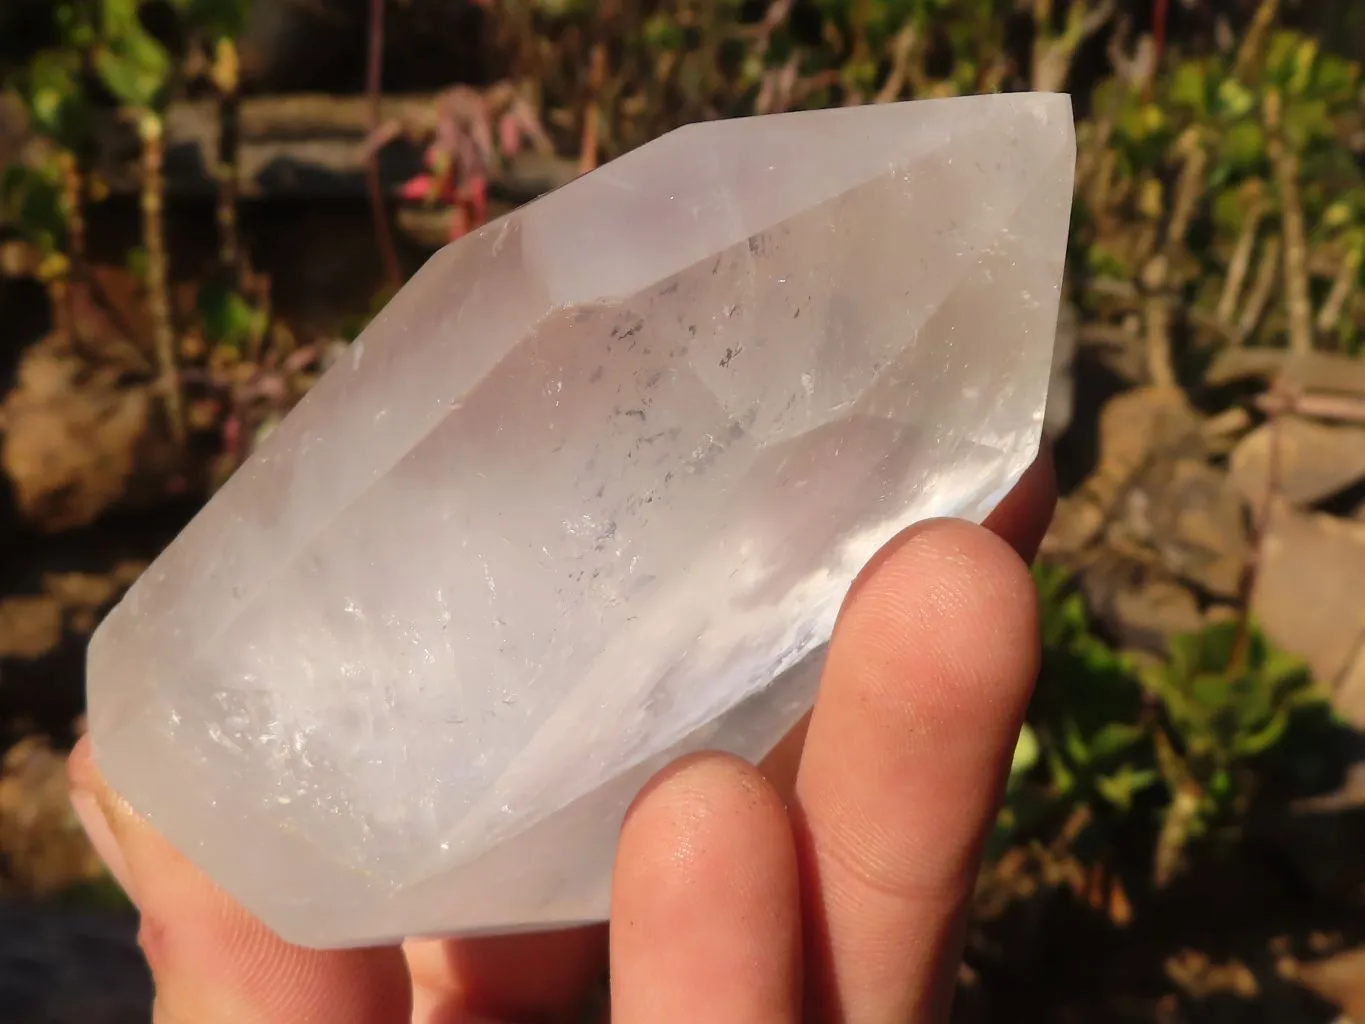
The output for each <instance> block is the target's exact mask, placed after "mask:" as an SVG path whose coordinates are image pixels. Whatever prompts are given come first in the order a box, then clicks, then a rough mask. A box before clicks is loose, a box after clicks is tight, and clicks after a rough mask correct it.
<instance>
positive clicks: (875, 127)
mask: <svg viewBox="0 0 1365 1024" xmlns="http://www.w3.org/2000/svg"><path fill="white" fill-rule="evenodd" d="M1074 149H1075V143H1074V134H1073V124H1072V113H1071V107H1070V103H1069V101H1068V99H1067V98H1066V97H1065V96H1061V95H1049V94H1016V95H998V96H982V97H970V98H956V99H943V100H926V101H917V102H909V103H898V104H887V105H870V106H864V107H855V108H845V109H837V110H822V111H810V112H798V113H787V114H779V115H772V116H765V117H756V118H748V119H736V120H728V121H716V122H708V123H704V124H697V125H692V126H689V127H686V128H683V129H680V130H677V131H674V132H672V133H670V134H668V135H665V136H663V137H662V138H660V139H658V140H656V141H654V142H653V143H651V144H649V145H646V146H644V147H642V148H640V149H638V150H635V151H633V152H631V153H629V154H627V155H625V156H622V157H621V158H619V159H617V160H615V161H613V162H611V163H609V164H607V165H605V166H603V167H601V168H600V169H599V170H596V171H594V172H592V173H591V174H588V175H585V176H583V177H581V178H579V179H578V180H576V181H574V182H572V183H571V184H569V185H567V186H565V187H563V188H561V189H559V190H557V191H555V192H552V193H550V194H549V195H547V196H545V197H543V198H541V199H540V200H538V201H536V202H534V203H532V204H530V205H528V206H525V207H523V208H521V209H519V210H517V211H515V212H514V213H511V214H509V215H507V216H505V217H503V218H501V219H499V220H497V221H495V222H493V223H491V224H489V225H488V226H486V227H485V228H483V229H482V230H480V231H479V232H477V233H476V234H473V235H471V236H468V237H466V238H463V239H461V240H460V241H458V242H455V243H453V244H451V245H449V246H448V247H446V248H445V249H444V250H442V251H440V252H439V253H437V254H436V255H435V256H433V257H432V258H431V259H430V260H429V261H428V263H427V264H426V266H425V267H424V268H423V269H422V270H421V271H420V272H419V273H418V274H417V275H416V276H415V277H414V278H413V279H412V281H411V282H409V283H408V285H407V286H406V287H405V288H404V289H403V290H402V291H401V292H400V293H399V294H398V295H397V297H395V298H394V300H393V301H392V302H391V303H390V304H389V305H388V307H387V308H386V309H385V310H384V311H383V312H382V313H381V314H380V316H379V317H378V318H377V319H376V320H375V321H374V322H373V323H372V324H371V325H370V327H369V328H368V329H367V330H366V331H365V332H364V333H363V334H362V335H361V336H360V337H359V338H358V339H357V340H356V341H355V342H354V343H353V344H352V345H351V347H350V348H349V350H348V351H347V352H346V353H345V354H344V355H343V357H342V358H341V360H340V362H339V363H338V364H337V365H335V366H334V367H332V368H331V369H330V370H329V371H328V372H327V374H326V375H325V376H324V377H323V379H322V380H321V381H320V382H319V383H318V384H317V386H316V387H315V388H314V389H313V390H312V391H311V393H310V394H309V395H308V396H307V398H306V399H305V400H304V401H303V402H302V403H301V404H300V405H299V406H298V407H297V408H296V409H295V410H294V411H293V412H292V413H291V414H290V415H289V416H288V417H287V418H286V419H285V420H284V422H283V423H282V424H281V425H280V426H279V427H278V428H277V429H276V430H275V431H274V432H273V433H272V434H271V435H270V437H269V438H268V439H267V441H266V442H265V443H264V445H263V446H262V447H261V448H260V450H259V451H258V452H257V453H256V454H255V455H254V456H253V457H252V458H251V460H250V461H249V462H248V463H247V464H246V465H245V466H243V467H242V469H241V470H240V471H238V472H237V473H236V475H235V476H234V477H233V478H232V479H231V480H230V481H229V482H228V484H227V485H226V487H224V488H223V490H222V491H220V492H219V493H218V494H217V495H216V496H215V497H214V498H213V499H212V501H211V502H209V504H208V505H207V506H206V507H205V508H204V510H203V511H202V512H201V513H200V514H199V516H198V517H197V518H196V519H195V520H194V521H193V522H192V523H190V525H189V526H188V527H187V528H186V529H185V530H184V532H183V533H182V534H181V535H180V537H179V538H178V539H177V540H176V541H175V542H174V543H173V544H172V545H171V546H170V547H169V548H168V549H167V550H166V551H165V552H164V553H163V554H162V555H161V557H160V558H159V559H158V560H157V561H156V562H155V563H154V564H153V565H152V566H151V568H150V569H148V570H147V572H146V573H145V574H144V575H143V577H142V578H141V579H140V580H139V581H138V582H137V584H136V585H135V586H134V587H133V588H132V590H131V591H130V592H129V593H128V595H127V596H126V597H125V598H124V600H123V601H122V602H121V603H120V604H119V605H118V606H117V607H116V608H115V609H114V611H113V612H112V613H111V614H110V615H109V616H108V618H107V619H106V620H105V621H104V623H103V624H102V625H101V627H100V629H99V630H98V632H97V634H96V635H95V637H94V639H93V641H92V642H91V645H90V652H89V667H88V690H89V709H90V715H89V722H90V729H91V732H92V735H93V742H94V751H95V757H96V759H97V761H98V763H99V765H100V766H101V767H102V769H103V771H104V772H105V774H106V775H107V777H108V779H109V780H110V782H111V783H112V785H113V786H114V787H115V788H116V789H117V790H118V791H120V792H121V793H122V794H123V796H125V797H126V798H127V799H128V800H129V801H130V802H131V803H132V805H133V806H134V807H135V808H136V809H137V810H138V811H139V812H141V813H142V814H143V815H145V816H146V817H147V818H148V819H150V821H151V822H152V823H153V824H154V825H155V826H156V827H157V828H158V829H160V830H161V832H162V833H164V834H165V836H166V837H167V838H168V839H169V840H170V841H171V842H172V843H174V844H175V845H176V846H177V847H178V848H179V849H180V850H181V851H182V852H183V853H184V854H185V855H186V856H187V857H189V858H190V859H191V860H193V861H194V862H196V863H197V864H199V865H200V866H201V867H202V868H204V869H205V870H206V871H207V872H208V874H209V875H210V876H211V877H213V878H214V879H216V880H217V881H218V882H219V883H220V884H221V885H222V886H224V887H225V888H226V889H227V890H228V892H230V893H231V894H233V895H234V896H235V897H237V898H238V899H239V900H241V901H242V903H243V904H245V906H246V907H248V908H249V909H250V910H252V911H253V912H255V913H256V914H258V915H259V916H260V917H261V918H262V919H263V920H264V921H265V922H266V923H267V924H268V925H270V926H271V927H272V928H274V929H275V930H276V931H277V932H279V933H280V934H281V935H283V936H284V937H285V938H287V939H290V940H293V941H296V942H301V943H305V944H308V945H314V946H346V945H358V944H368V943H373V942H378V941H383V940H389V939H393V938H396V937H399V936H404V935H413V934H426V935H430V934H469V933H477V932H502V931H512V930H519V929H528V928H542V927H553V926H559V925H568V924H573V923H578V922H586V921H594V920H600V919H602V918H603V917H604V916H606V915H607V913H608V910H609V907H608V888H609V887H608V878H609V873H610V868H611V864H612V856H613V851H614V848H615V841H616V834H617V830H618V828H619V825H620V822H621V819H622V815H623V812H624V810H625V808H626V806H627V804H628V802H629V801H630V800H631V798H632V797H633V796H634V795H635V794H636V792H638V790H639V788H640V786H641V785H642V784H643V783H644V782H645V781H646V779H647V778H648V777H649V776H650V775H651V774H652V773H653V772H655V771H657V770H658V769H659V768H660V767H661V766H663V765H664V764H665V763H667V762H668V761H670V760H672V759H673V758H675V757H677V756H679V755H681V754H684V753H687V752H690V751H694V750H697V749H700V748H711V749H720V750H726V751H730V752H732V753H735V754H738V755H740V756H742V757H745V758H749V759H751V760H756V759H758V758H761V757H762V756H763V755H764V753H765V752H766V751H767V750H768V749H769V748H770V747H771V746H772V745H773V744H774V743H775V742H776V741H777V740H778V739H779V738H780V737H781V736H782V735H783V734H784V733H785V732H786V731H787V730H788V729H789V728H790V727H791V726H792V725H793V723H794V722H795V721H796V720H797V719H798V718H799V717H800V716H801V715H802V714H803V713H804V712H805V711H806V710H807V708H808V707H809V706H810V703H811V700H812V696H813V691H814V687H815V681H816V678H817V675H818V670H819V666H820V661H821V656H822V652H823V649H824V645H825V643H826V642H827V640H828V638H829V635H830V631H831V628H832V626H833V623H834V619H835V613H836V612H837V610H838V608H839V604H840V601H841V600H842V598H843V597H844V594H845V592H846V590H847V588H848V585H849V583H850V582H851V580H852V579H853V577H854V575H855V574H856V573H857V572H858V570H859V569H860V568H861V567H862V566H863V564H864V563H865V562H866V561H867V559H868V558H869V557H870V556H871V555H872V554H873V553H874V552H875V551H876V550H877V548H878V547H879V546H880V545H882V544H883V543H884V542H886V541H887V540H888V539H890V538H891V537H892V535H894V534H895V533H896V532H897V531H899V530H901V529H902V528H904V527H906V526H908V525H910V524H912V523H915V522H917V521H919V520H922V519H925V518H926V517H931V516H945V515H947V516H959V517H964V518H966V519H970V520H980V519H981V518H983V517H984V516H985V515H986V514H987V513H988V512H989V511H990V509H991V508H992V507H993V506H994V505H995V503H996V502H997V501H998V500H999V499H1000V498H1001V497H1002V495H1003V494H1004V493H1005V492H1006V491H1007V490H1008V489H1009V488H1010V487H1011V485H1012V484H1013V483H1014V482H1015V481H1016V480H1017V478H1018V477H1019V475H1020V473H1021V472H1022V471H1023V469H1024V468H1025V467H1026V466H1027V465H1028V464H1029V462H1030V461H1031V460H1032V458H1033V457H1034V454H1035V452H1036V449H1037V445H1038V440H1039V433H1040V428H1041V423H1042V418H1043V411H1044V405H1045V402H1046V397H1047V394H1046V393H1047V381H1048V377H1049V371H1050V364H1051V354H1052V346H1053V338H1054V330H1055V325H1056V320H1057V312H1058V302H1059V289H1060V282H1061V277H1062V264H1063V254H1064V250H1065V247H1066V240H1067V230H1068V219H1069V214H1070V208H1071V191H1072V172H1073V164H1074Z"/></svg>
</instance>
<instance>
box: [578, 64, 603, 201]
mask: <svg viewBox="0 0 1365 1024" xmlns="http://www.w3.org/2000/svg"><path fill="white" fill-rule="evenodd" d="M589 59H590V63H589V65H588V94H587V97H586V98H585V99H584V101H583V137H582V140H581V142H580V144H579V147H578V173H579V174H587V173H588V172H589V171H591V170H593V169H594V168H595V167H596V166H597V158H598V153H597V149H598V140H599V139H600V138H601V134H602V128H601V125H600V124H599V119H600V118H601V113H600V111H599V107H600V105H601V102H602V95H601V93H602V83H603V80H604V79H605V78H606V75H607V48H606V46H604V45H603V44H602V43H601V42H600V41H599V42H596V43H594V44H593V47H592V56H591V57H590V58H589Z"/></svg>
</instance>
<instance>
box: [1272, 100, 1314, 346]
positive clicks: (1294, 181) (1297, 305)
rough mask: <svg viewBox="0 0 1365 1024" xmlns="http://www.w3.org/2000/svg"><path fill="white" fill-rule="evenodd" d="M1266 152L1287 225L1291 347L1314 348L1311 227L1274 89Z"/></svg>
mask: <svg viewBox="0 0 1365 1024" xmlns="http://www.w3.org/2000/svg"><path fill="white" fill-rule="evenodd" d="M1265 123H1266V128H1267V129H1268V131H1267V133H1266V151H1267V155H1268V156H1269V157H1270V162H1271V165H1272V167H1273V168H1274V170H1275V184H1276V186H1277V187H1278V189H1279V193H1280V219H1281V221H1282V222H1283V225H1284V297H1285V305H1286V306H1287V307H1288V311H1289V347H1290V349H1291V350H1292V351H1294V352H1299V353H1303V352H1311V351H1313V300H1312V298H1311V297H1310V296H1309V292H1308V229H1307V228H1306V227H1305V226H1304V219H1303V202H1302V199H1301V197H1300V195H1299V155H1298V154H1297V153H1295V152H1294V151H1293V150H1292V149H1291V148H1290V147H1289V146H1288V145H1287V144H1286V141H1285V137H1284V126H1283V118H1282V101H1281V99H1280V94H1279V93H1278V92H1276V91H1275V90H1271V91H1270V92H1269V93H1267V94H1266V98H1265Z"/></svg>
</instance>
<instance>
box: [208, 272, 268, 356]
mask: <svg viewBox="0 0 1365 1024" xmlns="http://www.w3.org/2000/svg"><path fill="white" fill-rule="evenodd" d="M199 315H200V317H201V318H202V319H203V321H204V333H205V335H206V336H207V337H208V339H209V340H210V341H212V342H214V343H215V344H225V345H232V346H234V347H236V348H243V347H245V346H246V344H247V343H248V342H249V341H250V340H251V339H252V338H254V337H257V336H259V334H260V333H261V332H262V331H263V330H264V329H265V313H264V312H263V311H262V310H260V309H257V308H256V307H255V306H253V305H252V304H251V303H249V302H247V301H246V299H244V298H243V297H242V296H241V295H239V294H238V293H237V292H235V291H233V290H232V289H230V288H227V287H225V286H223V285H219V284H213V285H205V286H204V287H203V288H201V289H200V291H199Z"/></svg>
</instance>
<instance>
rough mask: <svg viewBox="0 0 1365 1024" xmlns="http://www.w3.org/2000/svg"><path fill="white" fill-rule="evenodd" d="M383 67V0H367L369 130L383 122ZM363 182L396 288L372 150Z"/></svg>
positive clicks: (398, 280)
mask: <svg viewBox="0 0 1365 1024" xmlns="http://www.w3.org/2000/svg"><path fill="white" fill-rule="evenodd" d="M383 70H384V0H370V39H369V50H368V53H367V59H366V67H365V95H366V96H367V97H368V98H369V101H370V131H371V133H377V132H378V131H379V128H380V125H381V123H382V121H383V111H382V108H381V100H382V97H383V93H382V91H381V90H382V85H383V80H382V75H383ZM365 184H366V188H367V190H368V191H369V194H370V215H371V216H372V217H373V218H374V234H375V240H376V241H377V242H378V243H379V255H380V258H381V259H382V260H383V263H384V276H385V277H386V278H388V282H389V286H390V287H391V288H393V289H394V290H397V289H398V287H399V286H400V285H402V283H403V271H402V269H401V268H400V267H399V265H398V252H397V250H395V249H394V247H393V235H392V233H391V232H390V231H389V218H388V213H387V211H386V208H385V203H384V191H383V186H382V184H381V182H380V180H379V153H378V151H377V150H374V151H372V152H371V153H370V154H369V157H368V158H367V159H366V161H365Z"/></svg>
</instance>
